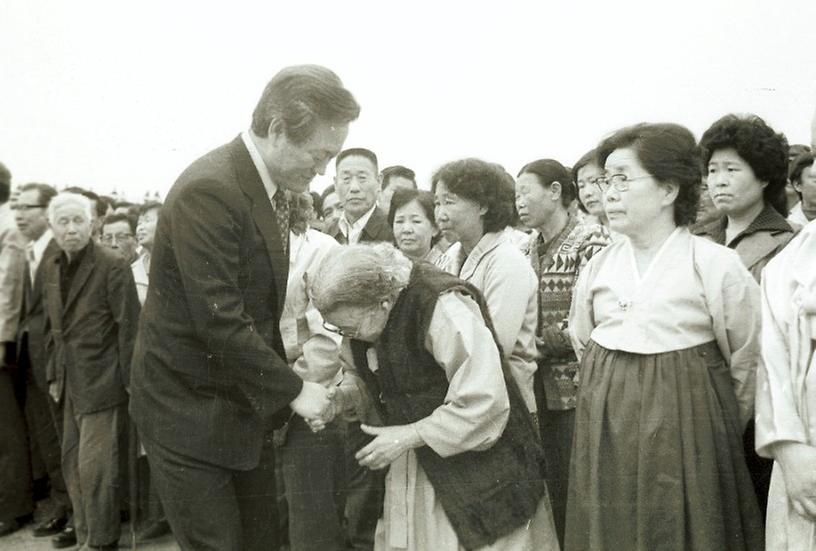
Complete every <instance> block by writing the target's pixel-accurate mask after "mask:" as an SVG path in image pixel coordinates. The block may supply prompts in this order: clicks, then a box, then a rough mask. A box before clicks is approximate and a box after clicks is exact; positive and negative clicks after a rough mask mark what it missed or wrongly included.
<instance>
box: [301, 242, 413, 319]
mask: <svg viewBox="0 0 816 551" xmlns="http://www.w3.org/2000/svg"><path fill="white" fill-rule="evenodd" d="M412 266H413V264H412V263H411V261H410V260H409V259H408V257H406V256H405V255H404V254H402V253H401V252H400V251H399V250H398V249H397V248H396V247H394V246H393V245H391V244H388V243H377V244H374V245H362V244H360V245H348V246H345V247H342V248H341V250H340V251H339V252H338V253H336V254H332V255H330V256H328V257H326V258H325V259H324V260H323V262H322V263H321V264H320V268H318V271H317V273H316V274H315V277H314V279H313V281H312V282H311V287H310V294H311V297H312V301H313V302H314V304H315V307H317V309H318V310H319V311H320V312H322V313H323V314H325V313H327V312H331V311H332V310H334V309H335V308H337V307H339V306H360V307H369V306H374V305H376V304H379V303H381V302H383V301H385V300H393V299H395V298H396V297H397V295H398V294H399V292H400V291H401V290H402V289H404V288H405V287H406V286H407V285H408V280H409V279H410V277H411V268H412Z"/></svg>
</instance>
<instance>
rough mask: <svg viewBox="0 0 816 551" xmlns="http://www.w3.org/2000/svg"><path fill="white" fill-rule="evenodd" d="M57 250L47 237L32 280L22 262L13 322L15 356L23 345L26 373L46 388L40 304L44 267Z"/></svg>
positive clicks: (43, 311) (42, 321) (43, 334)
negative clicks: (19, 301) (17, 314)
mask: <svg viewBox="0 0 816 551" xmlns="http://www.w3.org/2000/svg"><path fill="white" fill-rule="evenodd" d="M59 254H60V248H59V246H57V242H56V241H54V239H51V240H50V241H49V242H48V245H47V246H46V247H45V251H44V252H43V256H42V258H41V259H40V264H39V265H38V266H37V271H36V272H35V274H34V282H33V283H32V282H31V278H30V277H29V275H28V273H27V272H28V262H24V263H23V273H22V278H23V302H22V307H21V308H20V323H19V325H18V326H17V343H18V348H17V352H18V359H19V356H20V355H21V354H23V350H22V346H23V345H25V346H26V348H27V350H26V353H27V354H28V362H29V365H30V369H31V372H30V373H29V376H33V378H34V382H35V383H36V384H37V386H38V387H39V388H40V389H41V390H43V391H47V390H48V379H47V377H46V371H45V368H46V363H47V356H46V353H45V337H46V334H45V306H44V304H43V285H44V280H45V267H46V266H47V265H48V262H50V261H52V260H53V258H54V257H56V256H57V255H59ZM24 338H25V343H24V342H23V340H24Z"/></svg>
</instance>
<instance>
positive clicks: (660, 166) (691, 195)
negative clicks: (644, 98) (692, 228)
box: [596, 123, 700, 226]
mask: <svg viewBox="0 0 816 551" xmlns="http://www.w3.org/2000/svg"><path fill="white" fill-rule="evenodd" d="M616 149H632V150H633V151H634V152H635V155H637V158H638V161H639V162H640V164H641V165H643V168H644V169H645V170H646V172H648V173H649V175H650V176H652V177H653V178H654V179H655V180H657V182H658V183H660V184H664V185H665V184H670V183H673V184H676V185H677V186H678V192H677V198H676V199H675V200H674V223H675V224H677V225H678V226H688V225H689V224H692V223H693V222H694V221H695V220H696V218H697V205H698V203H699V202H700V150H699V148H698V147H697V142H696V140H695V139H694V135H693V134H692V133H691V132H690V131H689V130H688V129H687V128H685V127H683V126H680V125H679V124H674V123H640V124H636V125H634V126H628V127H626V128H622V129H620V130H618V131H616V132H615V133H614V134H612V135H611V136H609V137H608V138H606V139H604V140H603V141H602V142H601V143H600V145H598V148H597V149H596V151H597V154H598V157H597V158H598V164H599V165H600V166H601V167H603V166H605V165H606V159H607V157H609V155H610V154H611V153H612V152H613V151H615V150H616Z"/></svg>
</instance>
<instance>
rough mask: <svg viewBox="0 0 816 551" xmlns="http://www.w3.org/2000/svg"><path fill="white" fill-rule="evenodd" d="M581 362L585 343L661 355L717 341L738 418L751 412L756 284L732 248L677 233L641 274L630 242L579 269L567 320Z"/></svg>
mask: <svg viewBox="0 0 816 551" xmlns="http://www.w3.org/2000/svg"><path fill="white" fill-rule="evenodd" d="M569 327H570V335H571V337H572V341H573V346H574V348H575V352H576V354H577V355H578V358H579V359H580V358H581V356H582V354H583V351H584V349H585V348H586V345H587V343H588V342H589V340H590V339H592V340H593V341H595V342H596V343H598V344H599V345H601V346H603V347H604V348H607V349H610V350H622V351H625V352H631V353H635V354H660V353H664V352H670V351H673V350H682V349H684V348H690V347H693V346H697V345H700V344H704V343H707V342H711V341H716V342H717V344H718V346H719V348H720V351H721V352H722V354H723V357H724V358H725V360H726V362H727V363H728V364H729V366H730V369H731V374H732V378H733V380H734V388H735V392H736V394H737V399H738V401H739V402H740V410H741V413H742V416H743V420H744V421H747V419H748V418H749V417H750V415H751V414H752V412H753V402H754V396H753V394H754V388H755V373H756V365H757V361H758V357H759V328H760V306H759V286H758V285H757V284H756V282H755V281H754V279H753V278H752V277H751V274H750V273H749V272H748V270H747V269H746V268H745V266H744V265H743V264H742V262H741V261H740V258H739V256H738V255H737V254H736V253H735V252H734V251H732V250H730V249H728V248H726V247H723V246H721V245H717V244H715V243H712V242H711V241H709V240H707V239H704V238H701V237H696V236H693V235H691V233H689V231H688V229H687V228H684V227H681V228H677V229H676V230H675V231H674V232H673V233H672V235H671V236H670V237H669V238H668V239H667V240H666V241H665V242H664V244H663V245H662V247H661V249H660V250H659V252H658V253H657V255H656V256H655V258H654V259H653V260H652V263H651V265H650V266H649V268H648V269H647V270H646V271H645V272H644V273H643V274H640V272H639V271H638V269H637V265H636V263H635V259H634V251H633V250H632V246H631V244H630V242H629V239H621V240H619V241H616V242H614V243H612V244H611V245H610V246H608V247H607V248H606V249H604V250H603V251H601V252H600V253H598V254H597V255H596V256H595V257H594V258H593V259H592V260H590V261H589V263H588V264H587V267H586V268H585V269H584V271H583V272H581V275H580V276H579V278H578V283H577V285H576V288H575V296H574V299H573V302H572V308H571V311H570V318H569Z"/></svg>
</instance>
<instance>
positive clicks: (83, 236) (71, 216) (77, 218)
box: [51, 203, 92, 255]
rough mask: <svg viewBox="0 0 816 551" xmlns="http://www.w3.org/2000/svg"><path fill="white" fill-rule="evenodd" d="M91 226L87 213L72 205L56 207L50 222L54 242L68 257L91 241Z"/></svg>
mask: <svg viewBox="0 0 816 551" xmlns="http://www.w3.org/2000/svg"><path fill="white" fill-rule="evenodd" d="M91 225H92V223H91V219H90V217H89V216H88V212H87V211H86V210H85V209H84V208H82V206H81V205H78V204H74V203H66V204H63V205H60V206H59V207H57V208H56V209H55V210H54V215H53V217H52V220H51V230H52V231H53V232H54V240H55V241H56V242H57V245H58V246H59V248H60V249H62V250H63V251H65V253H66V254H69V255H71V254H74V253H76V252H79V251H81V250H82V249H84V248H85V246H86V245H87V244H88V242H89V241H90V240H91Z"/></svg>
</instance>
